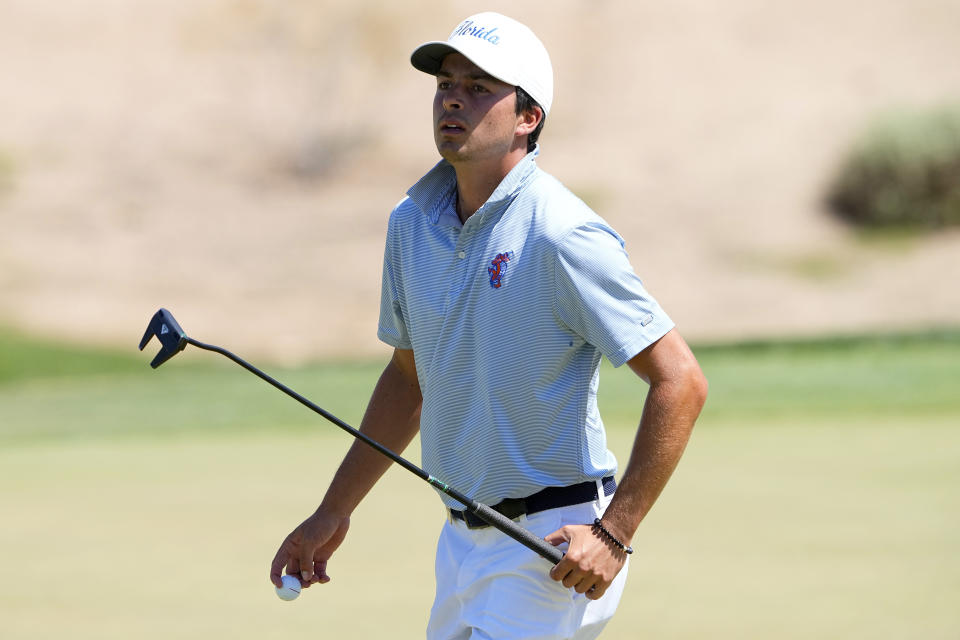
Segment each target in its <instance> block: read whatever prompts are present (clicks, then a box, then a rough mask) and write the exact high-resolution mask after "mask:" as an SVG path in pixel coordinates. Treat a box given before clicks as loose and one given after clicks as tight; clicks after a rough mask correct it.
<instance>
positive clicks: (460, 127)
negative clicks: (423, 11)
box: [433, 53, 523, 163]
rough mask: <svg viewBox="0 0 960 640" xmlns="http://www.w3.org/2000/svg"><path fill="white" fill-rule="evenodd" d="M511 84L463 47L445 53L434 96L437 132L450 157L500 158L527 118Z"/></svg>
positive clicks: (453, 160) (454, 159)
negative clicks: (464, 52) (487, 70)
mask: <svg viewBox="0 0 960 640" xmlns="http://www.w3.org/2000/svg"><path fill="white" fill-rule="evenodd" d="M516 104H517V94H516V89H515V88H514V87H513V85H509V84H506V83H505V82H501V81H500V80H497V79H495V78H493V77H491V76H489V75H488V74H487V73H485V72H484V71H483V70H482V69H481V68H480V67H478V66H477V65H475V64H473V63H472V62H470V61H469V60H468V59H467V58H466V57H464V56H463V55H461V54H459V53H451V54H449V55H448V56H447V57H446V58H444V59H443V64H442V65H441V66H440V71H438V72H437V93H436V95H435V96H434V99H433V121H434V122H433V124H434V130H433V136H434V140H435V141H436V143H437V151H439V152H440V155H441V156H443V158H444V159H446V160H447V161H448V162H450V163H456V162H468V161H469V162H473V161H481V160H489V159H497V158H501V157H503V156H505V155H506V154H507V153H508V152H509V151H511V149H512V148H513V147H514V145H515V144H516V143H517V141H516V133H517V126H518V125H519V124H520V123H521V122H522V121H523V120H522V118H521V117H520V116H518V115H517V112H516Z"/></svg>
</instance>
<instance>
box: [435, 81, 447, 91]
mask: <svg viewBox="0 0 960 640" xmlns="http://www.w3.org/2000/svg"><path fill="white" fill-rule="evenodd" d="M449 88H450V82H449V81H448V80H441V81H439V82H438V83H437V89H442V90H444V91H446V90H447V89H449Z"/></svg>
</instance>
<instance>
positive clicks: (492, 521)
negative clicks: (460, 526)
mask: <svg viewBox="0 0 960 640" xmlns="http://www.w3.org/2000/svg"><path fill="white" fill-rule="evenodd" d="M474 505H475V506H474V507H473V508H471V509H470V511H471V512H472V513H473V515H475V516H477V517H478V518H480V519H481V520H483V521H484V522H486V523H487V524H489V525H490V526H492V527H496V528H497V529H499V530H500V531H502V532H504V533H505V534H507V535H508V536H510V537H511V538H513V539H514V540H516V541H517V542H519V543H520V544H522V545H523V546H525V547H527V548H528V549H530V550H531V551H535V552H537V553H538V554H539V555H540V556H541V557H543V558H544V559H546V560H549V561H550V563H551V564H557V563H558V562H560V561H561V560H562V559H563V552H562V551H560V549H557V548H556V547H555V546H553V545H552V544H550V543H549V542H547V541H546V540H544V539H543V538H538V537H537V536H535V535H533V534H532V533H530V532H529V531H527V530H526V529H524V528H523V527H521V526H520V525H518V524H517V523H516V522H514V521H513V520H511V519H510V518H508V517H506V516H505V515H503V514H502V513H499V512H497V511H494V510H493V509H491V508H490V507H488V506H487V505H485V504H483V503H482V502H476V503H474Z"/></svg>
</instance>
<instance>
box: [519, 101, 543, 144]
mask: <svg viewBox="0 0 960 640" xmlns="http://www.w3.org/2000/svg"><path fill="white" fill-rule="evenodd" d="M534 107H538V108H539V109H540V112H541V113H543V117H542V118H540V124H538V125H537V128H536V129H534V130H533V131H531V132H530V135H529V136H528V137H527V153H530V152H531V151H533V149H534V147H536V146H537V140H538V139H539V138H540V132H541V131H542V130H543V123H544V122H546V120H547V114H546V113H544V112H543V107H541V106H540V105H539V104H538V103H537V101H536V100H534V99H533V98H531V97H530V94H529V93H527V92H526V91H524V90H523V89H521V88H520V87H517V115H520V114H521V113H523V112H524V111H529V110H532V109H533V108H534Z"/></svg>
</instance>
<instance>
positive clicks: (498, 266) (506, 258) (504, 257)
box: [487, 251, 513, 289]
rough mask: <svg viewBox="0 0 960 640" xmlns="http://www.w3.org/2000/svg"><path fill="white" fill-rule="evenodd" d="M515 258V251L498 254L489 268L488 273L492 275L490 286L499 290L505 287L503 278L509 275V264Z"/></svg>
mask: <svg viewBox="0 0 960 640" xmlns="http://www.w3.org/2000/svg"><path fill="white" fill-rule="evenodd" d="M511 258H513V251H505V252H504V253H498V254H497V257H495V258H494V259H493V260H491V261H490V266H489V267H487V273H489V274H490V286H491V287H493V288H494V289H499V288H500V287H501V286H502V285H503V276H504V275H506V273H507V263H508V262H510V259H511Z"/></svg>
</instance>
